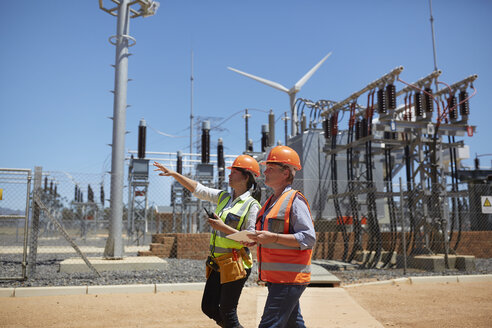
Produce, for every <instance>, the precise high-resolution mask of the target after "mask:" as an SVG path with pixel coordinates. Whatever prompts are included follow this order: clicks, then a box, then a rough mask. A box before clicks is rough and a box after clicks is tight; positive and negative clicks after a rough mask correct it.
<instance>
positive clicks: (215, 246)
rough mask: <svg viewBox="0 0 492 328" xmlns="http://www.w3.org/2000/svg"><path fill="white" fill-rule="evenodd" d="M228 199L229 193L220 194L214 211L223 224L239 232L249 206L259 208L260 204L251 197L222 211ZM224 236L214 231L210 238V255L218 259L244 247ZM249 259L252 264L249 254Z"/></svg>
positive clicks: (245, 265) (240, 200)
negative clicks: (255, 205)
mask: <svg viewBox="0 0 492 328" xmlns="http://www.w3.org/2000/svg"><path fill="white" fill-rule="evenodd" d="M230 198H231V195H230V194H229V193H227V192H226V191H223V192H221V193H220V195H219V201H218V204H217V208H216V209H215V213H216V214H217V216H219V217H220V219H221V220H222V221H224V222H225V224H227V225H228V226H230V227H231V228H234V229H236V230H241V227H242V225H243V222H244V220H245V218H246V217H247V215H248V213H249V209H250V208H251V205H253V204H255V203H256V204H258V206H260V203H258V201H257V200H256V199H254V198H253V197H248V198H246V199H244V200H242V199H239V200H238V201H237V202H236V203H235V204H234V206H232V207H231V208H229V209H227V210H224V211H223V209H224V207H225V206H226V205H227V203H228V202H229V199H230ZM226 236H227V234H225V233H223V232H222V231H217V230H214V232H213V233H212V235H211V236H210V253H211V254H212V255H213V256H215V257H218V256H221V255H224V254H226V253H232V250H233V249H241V248H243V247H244V246H243V245H241V243H239V242H237V241H235V240H232V239H227V238H226ZM249 257H250V262H253V260H252V256H251V253H249ZM243 264H244V267H245V268H248V269H249V268H251V265H248V264H247V263H246V262H244V261H243Z"/></svg>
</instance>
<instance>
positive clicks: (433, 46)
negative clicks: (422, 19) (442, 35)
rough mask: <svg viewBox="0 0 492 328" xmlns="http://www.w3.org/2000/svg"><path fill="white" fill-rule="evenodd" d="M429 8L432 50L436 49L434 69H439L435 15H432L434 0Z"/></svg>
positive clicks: (430, 2)
mask: <svg viewBox="0 0 492 328" xmlns="http://www.w3.org/2000/svg"><path fill="white" fill-rule="evenodd" d="M429 9H430V22H431V30H432V50H433V51H434V71H437V54H436V35H435V33H434V17H433V16H432V0H429Z"/></svg>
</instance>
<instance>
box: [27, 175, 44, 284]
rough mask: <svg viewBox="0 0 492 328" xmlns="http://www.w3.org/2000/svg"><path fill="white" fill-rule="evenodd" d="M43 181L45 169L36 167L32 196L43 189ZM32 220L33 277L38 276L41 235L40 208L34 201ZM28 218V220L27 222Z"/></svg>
mask: <svg viewBox="0 0 492 328" xmlns="http://www.w3.org/2000/svg"><path fill="white" fill-rule="evenodd" d="M42 180H43V168H42V167H41V166H35V167H34V186H33V189H32V195H34V193H35V192H37V190H38V189H40V188H41V181H42ZM31 204H32V208H33V210H32V218H31V240H30V241H31V242H30V244H29V260H28V272H29V275H30V276H32V275H34V274H36V257H37V255H38V235H39V206H38V204H36V202H34V201H32V203H31ZM27 219H28V218H26V220H27Z"/></svg>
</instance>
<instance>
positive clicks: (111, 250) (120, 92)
mask: <svg viewBox="0 0 492 328" xmlns="http://www.w3.org/2000/svg"><path fill="white" fill-rule="evenodd" d="M128 3H129V0H121V2H120V5H119V8H118V22H117V30H116V57H115V89H114V106H113V143H112V147H113V149H112V156H111V197H110V204H111V225H110V230H109V237H108V239H107V241H106V247H105V248H104V257H105V258H111V259H120V258H123V251H124V250H123V240H122V232H121V229H122V228H123V168H124V165H125V125H126V108H127V103H126V92H127V85H128V33H129V25H130V13H129V11H128Z"/></svg>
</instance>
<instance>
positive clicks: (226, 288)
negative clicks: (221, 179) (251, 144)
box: [154, 155, 261, 328]
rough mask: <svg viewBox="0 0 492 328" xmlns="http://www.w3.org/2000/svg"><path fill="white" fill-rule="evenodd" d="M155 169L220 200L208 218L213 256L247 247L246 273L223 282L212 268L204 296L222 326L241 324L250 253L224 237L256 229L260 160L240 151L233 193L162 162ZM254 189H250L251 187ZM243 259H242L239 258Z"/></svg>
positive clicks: (208, 309) (204, 303)
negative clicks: (240, 309) (241, 298)
mask: <svg viewBox="0 0 492 328" xmlns="http://www.w3.org/2000/svg"><path fill="white" fill-rule="evenodd" d="M154 166H155V167H156V170H155V171H162V173H160V174H159V175H161V176H171V177H173V178H174V179H176V181H178V182H179V183H180V184H181V185H182V186H183V187H185V188H186V189H188V190H189V191H190V192H192V193H193V196H195V197H197V198H199V199H202V200H205V201H210V202H214V203H217V208H216V209H215V213H214V216H215V219H211V218H208V219H207V220H208V223H209V224H210V225H211V226H212V228H213V229H214V231H213V233H212V236H211V238H210V256H211V257H212V258H217V257H219V256H222V255H225V254H231V253H234V254H236V251H235V250H241V249H242V248H244V250H245V251H246V253H245V252H244V251H243V254H247V255H246V258H244V259H242V261H243V265H244V268H245V269H246V276H245V277H244V278H242V279H239V280H235V281H231V282H226V283H223V284H221V282H220V273H219V272H217V271H215V270H209V271H210V272H209V276H208V277H207V282H206V284H205V290H204V291H203V297H202V311H203V312H204V313H205V314H206V315H207V316H208V317H209V318H211V319H213V320H215V322H216V323H217V325H219V326H221V327H227V328H232V327H242V326H241V325H240V324H239V321H238V318H237V311H236V309H237V304H238V301H239V296H240V295H241V291H242V289H243V286H244V283H245V282H246V280H248V277H249V275H250V273H251V266H252V257H251V253H250V252H249V250H248V249H247V248H245V247H244V246H243V245H241V244H240V243H238V242H236V241H234V240H230V239H227V238H225V236H226V235H229V234H231V233H235V232H238V231H240V230H250V231H254V230H255V224H256V215H257V214H258V212H259V210H260V203H259V200H260V198H261V189H260V188H259V186H258V184H257V183H256V180H255V177H257V176H259V175H260V167H259V165H258V162H257V161H256V160H255V159H254V158H253V157H251V156H249V155H240V156H238V157H237V158H236V159H235V160H234V163H233V164H232V166H230V167H228V169H230V170H231V173H230V174H229V186H230V187H231V189H232V193H229V192H227V191H225V190H219V189H213V188H208V187H205V186H203V185H202V184H200V183H198V182H196V181H194V180H192V179H190V178H188V177H185V176H183V175H181V174H179V173H177V172H174V171H171V170H169V169H168V168H166V167H164V166H163V165H162V164H159V163H157V162H154ZM252 187H253V189H254V190H253V191H252V192H251V193H250V191H249V190H250V189H251V188H252ZM240 260H241V259H240Z"/></svg>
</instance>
